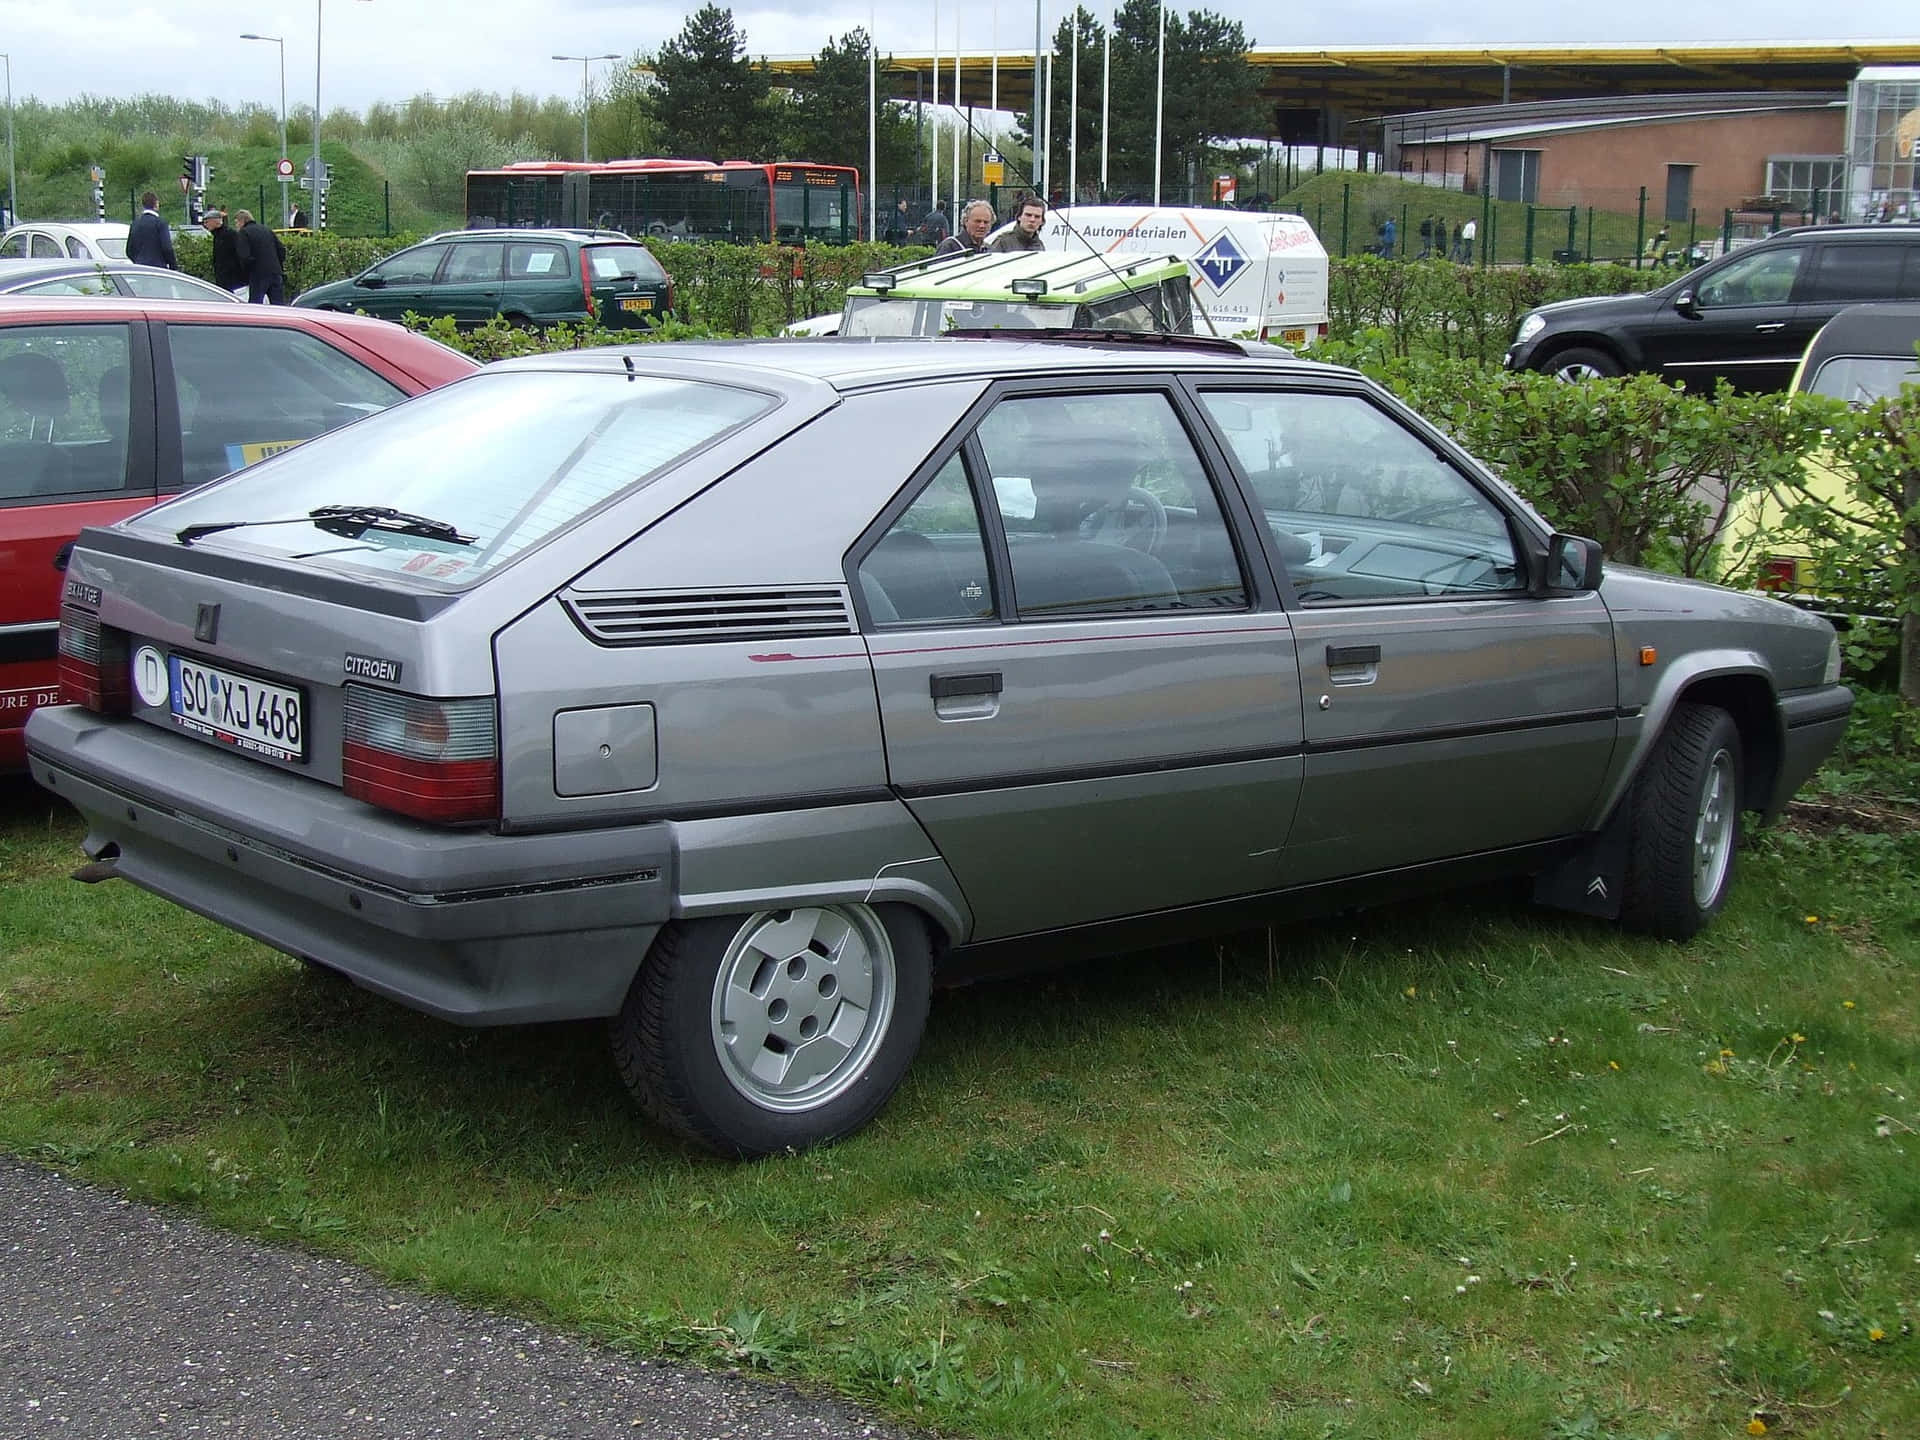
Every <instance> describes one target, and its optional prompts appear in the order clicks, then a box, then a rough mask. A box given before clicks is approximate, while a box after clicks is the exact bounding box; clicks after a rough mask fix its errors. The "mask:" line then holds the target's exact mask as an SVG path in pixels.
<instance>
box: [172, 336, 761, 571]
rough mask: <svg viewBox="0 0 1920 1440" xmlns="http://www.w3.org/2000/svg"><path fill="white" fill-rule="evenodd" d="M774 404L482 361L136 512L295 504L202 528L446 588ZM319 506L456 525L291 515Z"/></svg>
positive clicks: (746, 394)
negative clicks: (325, 523)
mask: <svg viewBox="0 0 1920 1440" xmlns="http://www.w3.org/2000/svg"><path fill="white" fill-rule="evenodd" d="M221 373H222V374H223V375H224V374H226V373H228V372H227V371H225V370H223V371H222V372H221ZM775 404H776V401H775V400H774V399H773V398H772V397H771V396H768V395H765V394H762V393H760V392H758V391H752V390H742V389H736V388H734V387H732V386H727V385H712V384H707V383H704V382H701V381H695V380H668V379H661V378H656V377H653V376H647V375H635V376H624V375H622V376H614V375H577V374H565V373H561V372H553V371H548V372H538V371H517V372H516V371H506V372H502V373H497V374H482V375H478V376H475V377H473V378H472V379H470V380H463V381H460V382H458V383H456V384H453V385H449V386H446V387H445V388H443V389H440V390H435V391H431V392H429V393H428V394H426V395H423V396H421V397H419V398H418V399H417V400H413V401H410V402H409V403H407V404H405V405H401V406H398V407H396V408H395V409H393V410H391V411H388V412H387V413H385V414H382V415H376V416H375V417H373V418H372V419H371V420H369V421H368V422H367V423H366V424H364V425H355V426H352V427H350V428H348V429H346V430H343V431H341V432H339V433H338V434H334V435H327V436H323V437H322V438H320V439H318V440H315V441H313V442H312V443H310V444H306V445H301V446H299V447H298V448H297V449H294V450H292V451H291V452H290V453H287V454H283V455H277V456H275V457H274V458H272V459H270V460H267V461H266V462H265V463H263V464H261V465H259V466H258V467H257V468H254V469H251V470H248V471H246V472H245V473H244V474H243V475H240V476H236V477H235V478H234V479H232V480H229V481H227V482H225V483H223V484H219V485H214V486H210V487H208V488H207V489H206V490H204V491H202V492H200V493H199V494H193V495H188V496H185V497H183V498H181V499H179V500H175V501H173V502H171V503H169V504H166V505H162V506H160V507H159V508H157V509H155V510H150V511H148V512H146V514H145V515H143V516H142V517H141V518H140V520H139V521H138V522H136V523H138V524H140V525H142V526H143V527H145V526H148V525H151V526H152V527H153V528H155V529H156V530H158V531H159V532H160V533H161V534H164V535H172V534H174V533H175V532H176V531H178V530H179V529H180V528H182V527H183V526H187V525H197V524H210V523H224V522H227V521H233V520H240V521H256V520H275V521H284V520H287V519H289V518H292V519H293V520H294V521H295V522H296V523H285V524H267V525H259V526H255V527H252V528H246V529H235V530H228V531H223V532H222V533H220V534H219V535H217V536H213V537H210V538H208V539H206V540H202V541H200V542H199V543H200V544H202V545H209V546H212V545H233V546H244V547H246V548H249V549H253V550H259V551H264V552H266V553H269V554H273V555H300V556H303V557H311V559H312V562H313V563H315V564H321V565H327V566H329V567H332V568H335V569H341V570H347V571H350V572H357V573H360V574H363V575H364V574H365V573H366V572H368V571H376V572H387V573H394V574H405V575H408V576H412V577H415V578H417V579H419V580H422V581H426V582H430V583H438V584H440V585H443V586H445V587H447V588H451V589H458V588H463V587H465V586H467V585H470V584H473V583H475V582H477V581H479V580H481V579H482V578H484V577H485V576H486V575H487V574H488V573H490V572H491V571H493V570H494V569H496V568H498V567H499V566H501V565H504V564H505V563H506V562H508V561H509V560H511V559H513V558H514V557H515V556H517V555H519V554H520V553H521V552H522V551H524V550H526V549H527V548H529V547H530V546H532V545H535V544H537V543H538V542H540V541H541V540H544V539H546V538H547V537H548V536H550V535H554V534H557V533H559V532H560V531H562V530H566V529H570V528H572V526H573V525H575V524H576V523H577V522H579V521H580V520H582V519H583V518H584V517H585V516H587V515H588V514H589V513H590V512H592V511H594V510H595V509H597V508H598V507H599V506H601V505H602V504H604V503H606V502H607V501H610V500H612V499H613V498H615V497H616V496H619V495H623V494H626V493H630V492H632V491H634V490H636V489H639V488H640V487H642V486H645V485H647V484H650V483H652V482H653V480H655V479H656V478H657V477H658V476H660V475H662V474H664V473H665V472H666V471H667V469H668V468H669V467H671V466H672V465H674V464H675V463H676V462H678V461H680V460H682V459H684V458H685V457H686V456H688V455H689V454H691V453H692V452H693V451H695V450H697V449H699V448H700V447H701V446H703V445H705V444H707V443H708V442H710V441H712V440H714V439H717V438H718V437H720V436H721V435H724V434H726V433H727V432H728V431H731V430H734V429H736V428H738V427H740V426H742V425H745V424H747V423H749V422H750V421H752V420H754V419H756V418H758V417H759V416H761V415H764V414H765V413H766V412H767V411H769V410H771V409H772V408H773V407H774V405H775ZM322 506H349V507H369V506H386V507H390V508H392V509H395V510H401V511H405V512H407V513H408V514H411V515H418V516H423V517H426V518H427V519H430V520H436V521H440V522H444V523H445V524H446V525H448V526H451V527H453V529H454V531H455V532H457V534H458V535H459V536H460V537H461V538H460V539H458V540H453V539H440V538H435V537H433V536H419V535H407V534H401V533H397V532H394V531H382V530H373V529H368V530H366V531H364V533H359V534H357V535H352V536H342V535H341V534H340V533H339V532H338V529H337V528H336V529H332V530H329V529H326V528H323V527H322V526H320V525H313V524H305V523H297V522H298V521H299V519H300V517H305V516H307V515H308V514H309V512H311V511H313V510H316V509H319V508H320V507H322ZM347 528H349V529H351V528H352V527H351V526H349V527H347Z"/></svg>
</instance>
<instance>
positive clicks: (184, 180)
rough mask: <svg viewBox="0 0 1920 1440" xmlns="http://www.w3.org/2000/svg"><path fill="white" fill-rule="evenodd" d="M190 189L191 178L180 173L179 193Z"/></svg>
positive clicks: (191, 187)
mask: <svg viewBox="0 0 1920 1440" xmlns="http://www.w3.org/2000/svg"><path fill="white" fill-rule="evenodd" d="M191 189H193V181H192V179H191V178H190V177H188V176H186V175H182V176H181V177H180V193H181V194H182V195H184V194H186V193H187V191H189V190H191Z"/></svg>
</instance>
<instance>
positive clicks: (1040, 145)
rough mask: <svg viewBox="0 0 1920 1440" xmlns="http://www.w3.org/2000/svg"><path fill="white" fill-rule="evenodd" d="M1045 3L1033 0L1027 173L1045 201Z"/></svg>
mask: <svg viewBox="0 0 1920 1440" xmlns="http://www.w3.org/2000/svg"><path fill="white" fill-rule="evenodd" d="M1044 3H1045V0H1033V126H1032V129H1033V135H1032V136H1031V139H1032V141H1033V164H1032V165H1031V166H1030V167H1028V172H1027V173H1028V174H1029V175H1031V176H1032V177H1033V180H1034V182H1035V183H1036V184H1038V185H1039V187H1040V195H1041V197H1042V198H1043V199H1044V198H1045V197H1046V193H1047V147H1046V144H1045V137H1044V136H1043V135H1042V133H1041V132H1042V131H1043V130H1044V129H1045V128H1046V111H1045V108H1044V107H1045V105H1046V102H1045V101H1044V100H1043V99H1042V98H1041V92H1042V89H1043V85H1042V81H1041V78H1040V27H1041V24H1042V21H1041V18H1040V7H1041V6H1042V5H1043V4H1044Z"/></svg>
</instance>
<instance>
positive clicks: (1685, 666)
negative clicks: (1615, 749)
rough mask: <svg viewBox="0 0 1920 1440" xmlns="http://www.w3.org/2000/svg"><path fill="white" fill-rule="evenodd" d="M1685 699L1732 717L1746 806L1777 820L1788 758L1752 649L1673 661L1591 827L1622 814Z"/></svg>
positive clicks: (1770, 692)
mask: <svg viewBox="0 0 1920 1440" xmlns="http://www.w3.org/2000/svg"><path fill="white" fill-rule="evenodd" d="M1683 701H1693V702H1695V703H1697V704H1701V705H1713V706H1717V707H1718V708H1720V709H1722V710H1725V711H1726V712H1727V713H1728V714H1729V715H1731V716H1732V717H1733V723H1734V726H1735V727H1736V728H1737V729H1738V730H1739V732H1740V752H1741V771H1740V792H1741V805H1742V808H1744V809H1748V810H1758V811H1760V812H1762V814H1763V815H1764V816H1765V818H1767V819H1769V820H1770V819H1772V818H1773V816H1774V814H1775V813H1776V812H1777V809H1778V806H1777V804H1776V797H1775V782H1776V781H1777V780H1778V779H1779V776H1780V766H1781V762H1782V759H1783V758H1784V754H1785V736H1784V734H1783V732H1782V729H1781V722H1780V711H1779V705H1778V703H1777V699H1776V690H1775V687H1774V683H1773V677H1772V675H1771V674H1770V673H1769V671H1768V669H1767V667H1766V665H1765V663H1764V662H1763V661H1762V660H1761V659H1760V657H1759V656H1758V655H1757V654H1755V653H1753V652H1751V651H1703V652H1700V653H1699V654H1695V655H1691V656H1686V657H1683V658H1682V659H1681V660H1678V661H1675V662H1674V663H1673V664H1672V665H1671V666H1670V667H1669V668H1668V670H1667V673H1666V674H1665V675H1664V676H1663V677H1661V680H1660V683H1659V685H1658V687H1657V688H1656V689H1655V691H1654V693H1653V695H1652V697H1651V698H1650V699H1649V700H1648V701H1647V703H1646V704H1645V705H1644V706H1643V707H1642V708H1641V711H1640V715H1639V717H1638V720H1639V730H1638V733H1637V734H1635V735H1634V736H1633V737H1632V741H1631V744H1630V745H1629V747H1628V749H1627V753H1626V755H1625V757H1624V758H1623V760H1622V761H1621V763H1619V764H1618V766H1617V768H1616V769H1615V770H1614V772H1613V774H1612V776H1611V777H1610V780H1609V783H1608V786H1607V789H1606V792H1605V794H1604V796H1603V798H1602V801H1601V804H1600V806H1599V808H1598V810H1597V811H1596V813H1595V815H1594V817H1593V821H1594V823H1593V826H1592V828H1593V829H1595V830H1598V829H1600V828H1602V827H1603V826H1604V825H1605V824H1606V823H1607V821H1608V820H1609V819H1610V818H1611V817H1612V816H1613V815H1614V814H1615V813H1616V812H1617V811H1618V810H1619V808H1620V806H1621V804H1622V803H1623V802H1624V801H1625V799H1626V797H1627V795H1628V793H1629V792H1630V791H1631V790H1632V788H1633V782H1634V780H1635V778H1636V777H1637V776H1638V775H1639V774H1640V772H1641V770H1642V769H1643V768H1644V767H1645V765H1646V763H1647V757H1648V756H1649V755H1651V754H1652V753H1653V747H1654V746H1655V745H1656V744H1658V743H1659V740H1660V734H1661V732H1662V731H1663V730H1664V729H1665V728H1666V725H1667V721H1668V720H1669V719H1670V718H1672V715H1673V711H1674V707H1675V706H1677V705H1679V704H1680V703H1681V702H1683Z"/></svg>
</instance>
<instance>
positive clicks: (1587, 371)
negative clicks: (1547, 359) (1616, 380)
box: [1553, 361, 1609, 385]
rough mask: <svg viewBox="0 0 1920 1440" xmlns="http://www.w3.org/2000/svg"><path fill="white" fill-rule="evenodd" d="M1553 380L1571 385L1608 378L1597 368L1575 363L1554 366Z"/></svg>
mask: <svg viewBox="0 0 1920 1440" xmlns="http://www.w3.org/2000/svg"><path fill="white" fill-rule="evenodd" d="M1553 378H1554V379H1556V380H1559V381H1561V382H1562V383H1564V384H1568V385H1572V384H1576V383H1578V382H1579V381H1581V380H1605V379H1607V378H1609V377H1608V375H1607V372H1606V371H1604V370H1602V369H1600V368H1599V367H1598V366H1595V365H1587V364H1584V363H1582V362H1580V361H1575V362H1574V363H1573V364H1571V365H1556V366H1554V369H1553Z"/></svg>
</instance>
